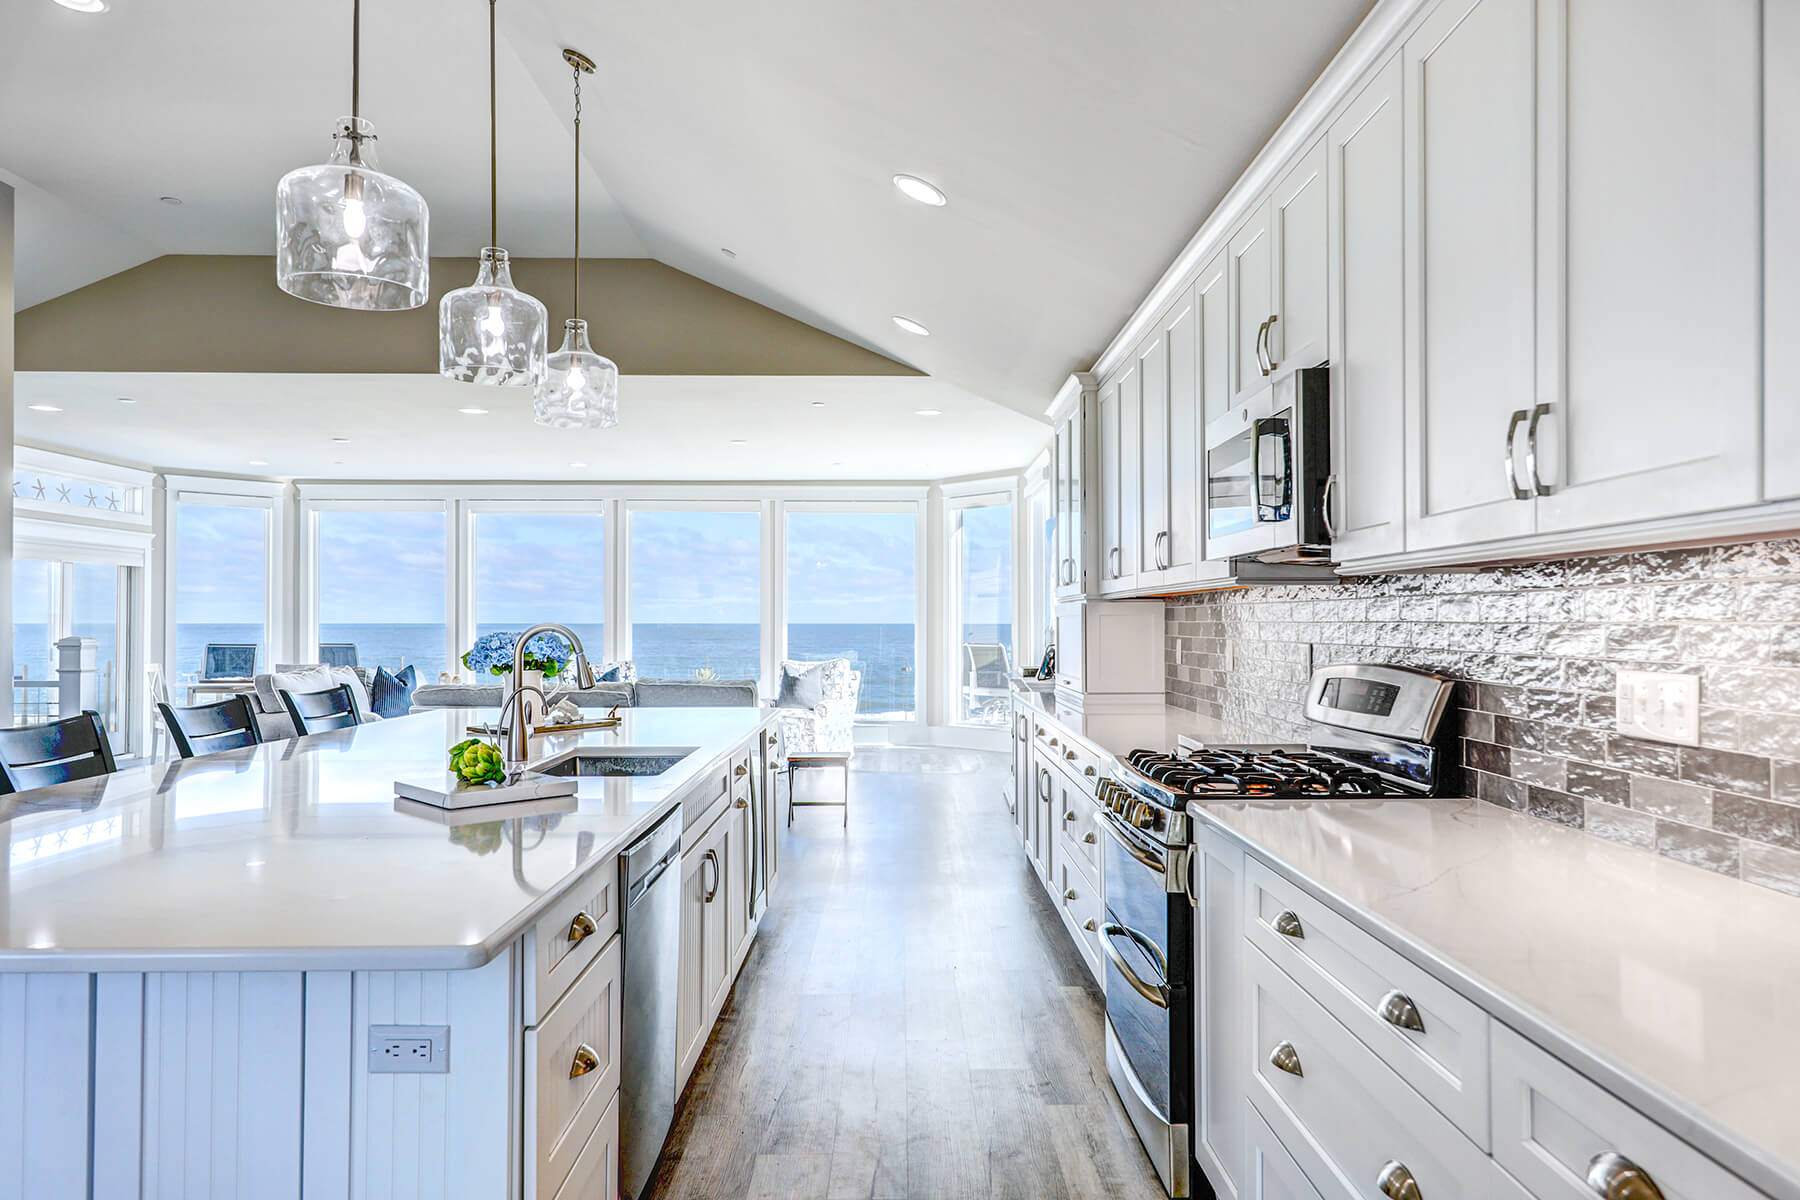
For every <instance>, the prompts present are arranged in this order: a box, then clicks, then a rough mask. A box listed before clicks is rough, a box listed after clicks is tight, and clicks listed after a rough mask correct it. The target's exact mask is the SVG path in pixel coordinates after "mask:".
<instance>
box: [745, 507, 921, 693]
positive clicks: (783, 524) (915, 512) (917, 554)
mask: <svg viewBox="0 0 1800 1200" xmlns="http://www.w3.org/2000/svg"><path fill="white" fill-rule="evenodd" d="M789 513H826V514H831V513H838V514H844V515H855V514H858V513H911V514H912V516H913V710H912V712H910V713H908V714H907V715H906V716H904V717H901V718H899V719H898V720H894V721H877V720H875V719H873V718H869V719H865V718H863V717H862V716H860V715H859V716H858V717H857V723H858V724H862V725H885V724H895V725H918V724H924V723H925V714H926V705H927V704H928V703H929V701H930V684H929V682H928V680H929V678H930V675H931V671H930V669H929V666H928V664H929V662H930V658H931V629H930V622H929V620H928V617H927V613H928V600H927V597H928V594H929V592H928V580H927V578H926V571H927V568H928V564H929V562H930V559H929V557H928V546H927V532H928V527H927V525H926V519H925V513H926V504H925V501H924V499H922V498H921V499H918V500H789V501H783V502H780V503H779V504H778V506H777V513H776V525H777V530H776V534H775V537H774V538H773V539H772V540H773V541H775V542H777V543H779V544H777V545H775V546H774V547H773V555H772V556H771V561H772V562H773V563H774V564H775V569H776V574H777V576H778V581H777V584H776V592H777V611H778V620H777V622H776V624H777V626H778V628H777V629H776V630H775V633H774V638H775V650H774V666H773V667H772V669H771V671H770V673H769V676H768V678H769V679H770V680H771V682H770V683H769V684H768V685H766V686H767V687H769V688H770V689H771V690H772V689H773V687H774V683H773V680H774V679H776V678H777V677H778V675H779V664H780V663H781V662H782V661H783V660H784V659H786V658H787V656H788V647H787V628H788V603H787V518H788V514H789Z"/></svg>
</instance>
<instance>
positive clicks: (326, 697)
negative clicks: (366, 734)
mask: <svg viewBox="0 0 1800 1200" xmlns="http://www.w3.org/2000/svg"><path fill="white" fill-rule="evenodd" d="M281 702H282V704H284V705H286V706H287V710H288V716H290V717H292V718H294V732H295V733H297V734H300V735H302V736H304V735H306V734H309V733H324V732H326V731H327V730H331V729H348V728H350V726H352V725H360V724H362V719H361V718H360V717H358V716H357V715H356V700H355V698H354V697H353V696H351V695H350V685H349V684H347V683H340V684H338V685H337V686H336V687H334V688H326V689H325V690H324V691H322V692H290V691H287V690H286V689H285V688H284V689H283V690H282V692H281Z"/></svg>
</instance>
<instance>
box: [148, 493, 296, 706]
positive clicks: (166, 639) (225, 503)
mask: <svg viewBox="0 0 1800 1200" xmlns="http://www.w3.org/2000/svg"><path fill="white" fill-rule="evenodd" d="M163 482H164V489H165V496H166V500H165V509H166V517H165V520H164V521H163V525H164V529H163V555H162V561H163V564H164V566H163V580H162V583H163V588H162V596H163V604H162V625H163V657H164V659H165V660H166V661H165V662H164V663H163V670H164V676H163V677H164V679H166V680H167V681H168V682H169V685H170V689H171V692H172V691H173V689H174V686H175V683H176V680H175V673H174V668H175V663H174V658H175V647H176V645H177V644H178V643H177V640H176V626H177V625H178V624H179V621H180V616H181V614H180V611H179V604H178V597H179V588H180V580H179V579H178V578H177V577H176V576H177V574H178V568H179V565H180V562H181V555H180V546H181V542H180V537H181V533H180V530H181V506H182V505H184V504H193V505H204V506H209V507H216V508H247V509H252V510H255V509H260V510H262V512H263V514H264V520H265V524H264V526H263V538H264V541H263V645H264V646H265V648H266V650H265V652H266V653H267V654H268V659H267V661H265V662H264V663H263V667H262V669H263V670H265V671H273V670H274V669H275V664H276V663H277V662H281V661H286V660H285V659H284V657H283V656H284V655H286V654H287V653H288V652H289V651H290V650H291V649H292V648H293V647H292V646H291V645H290V644H289V639H288V624H287V622H288V615H289V613H288V602H287V595H288V593H287V585H288V580H287V570H286V562H287V540H286V533H287V529H286V525H287V522H286V512H285V507H286V506H285V505H284V504H283V503H282V501H283V498H284V496H285V494H286V490H287V489H286V488H285V487H284V486H283V485H281V484H265V483H257V482H254V481H251V480H238V479H210V478H205V477H200V476H192V475H168V476H164V481H163ZM177 699H180V697H177Z"/></svg>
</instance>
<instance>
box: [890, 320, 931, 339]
mask: <svg viewBox="0 0 1800 1200" xmlns="http://www.w3.org/2000/svg"><path fill="white" fill-rule="evenodd" d="M894 324H896V325H898V326H899V327H900V328H902V329H904V330H906V332H908V333H916V334H918V335H919V336H920V337H930V336H931V330H929V329H927V328H925V327H924V326H923V325H921V324H919V323H918V322H917V321H915V320H913V319H912V318H911V317H895V318H894Z"/></svg>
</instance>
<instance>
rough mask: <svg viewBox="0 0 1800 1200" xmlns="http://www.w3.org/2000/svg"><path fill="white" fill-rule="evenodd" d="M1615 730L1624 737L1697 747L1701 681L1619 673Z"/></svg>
mask: <svg viewBox="0 0 1800 1200" xmlns="http://www.w3.org/2000/svg"><path fill="white" fill-rule="evenodd" d="M1617 699H1618V717H1617V727H1618V730H1619V732H1620V733H1622V734H1624V735H1625V736H1626V737H1635V738H1647V739H1649V740H1650V741H1653V742H1675V743H1677V744H1679V745H1682V746H1698V745H1699V744H1700V677H1699V676H1698V675H1684V674H1680V673H1678V672H1674V671H1620V672H1619V679H1618V691H1617Z"/></svg>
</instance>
